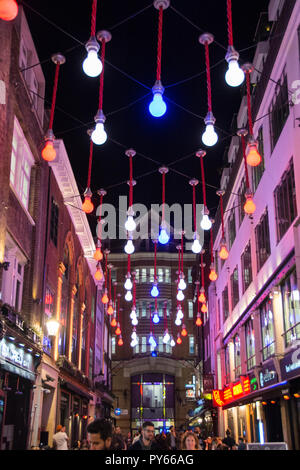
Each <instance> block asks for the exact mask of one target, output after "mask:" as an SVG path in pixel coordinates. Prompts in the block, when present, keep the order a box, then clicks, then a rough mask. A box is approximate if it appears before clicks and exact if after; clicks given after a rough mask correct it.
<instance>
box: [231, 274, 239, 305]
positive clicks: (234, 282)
mask: <svg viewBox="0 0 300 470" xmlns="http://www.w3.org/2000/svg"><path fill="white" fill-rule="evenodd" d="M230 286H231V308H232V310H233V309H234V307H235V306H236V304H237V303H238V301H239V300H240V296H239V273H238V268H237V267H236V268H235V270H234V271H233V273H232V274H231V276H230Z"/></svg>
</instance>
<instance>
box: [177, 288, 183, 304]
mask: <svg viewBox="0 0 300 470" xmlns="http://www.w3.org/2000/svg"><path fill="white" fill-rule="evenodd" d="M177 300H178V301H179V302H182V301H183V300H184V295H183V292H182V290H179V291H178V294H177Z"/></svg>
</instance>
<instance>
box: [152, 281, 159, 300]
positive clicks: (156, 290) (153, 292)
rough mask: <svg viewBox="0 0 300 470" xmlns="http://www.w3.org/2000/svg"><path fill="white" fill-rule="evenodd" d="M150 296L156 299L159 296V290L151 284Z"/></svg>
mask: <svg viewBox="0 0 300 470" xmlns="http://www.w3.org/2000/svg"><path fill="white" fill-rule="evenodd" d="M151 295H152V297H158V296H159V290H158V288H157V285H156V284H153V287H152V289H151Z"/></svg>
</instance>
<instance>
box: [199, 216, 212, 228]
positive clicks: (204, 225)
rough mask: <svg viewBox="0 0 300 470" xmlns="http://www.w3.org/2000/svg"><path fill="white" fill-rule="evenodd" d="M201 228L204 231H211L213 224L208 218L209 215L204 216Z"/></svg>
mask: <svg viewBox="0 0 300 470" xmlns="http://www.w3.org/2000/svg"><path fill="white" fill-rule="evenodd" d="M200 226H201V228H202V230H210V229H211V227H212V223H211V220H210V218H209V217H208V215H207V214H204V215H203V217H202V220H201V224H200Z"/></svg>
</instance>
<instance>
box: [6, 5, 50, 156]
mask: <svg viewBox="0 0 300 470" xmlns="http://www.w3.org/2000/svg"><path fill="white" fill-rule="evenodd" d="M0 1H1V0H0ZM42 157H43V159H44V160H46V162H52V161H53V160H54V159H55V157H56V151H55V148H54V147H53V142H52V141H51V140H47V142H46V143H45V147H44V148H43V150H42Z"/></svg>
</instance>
